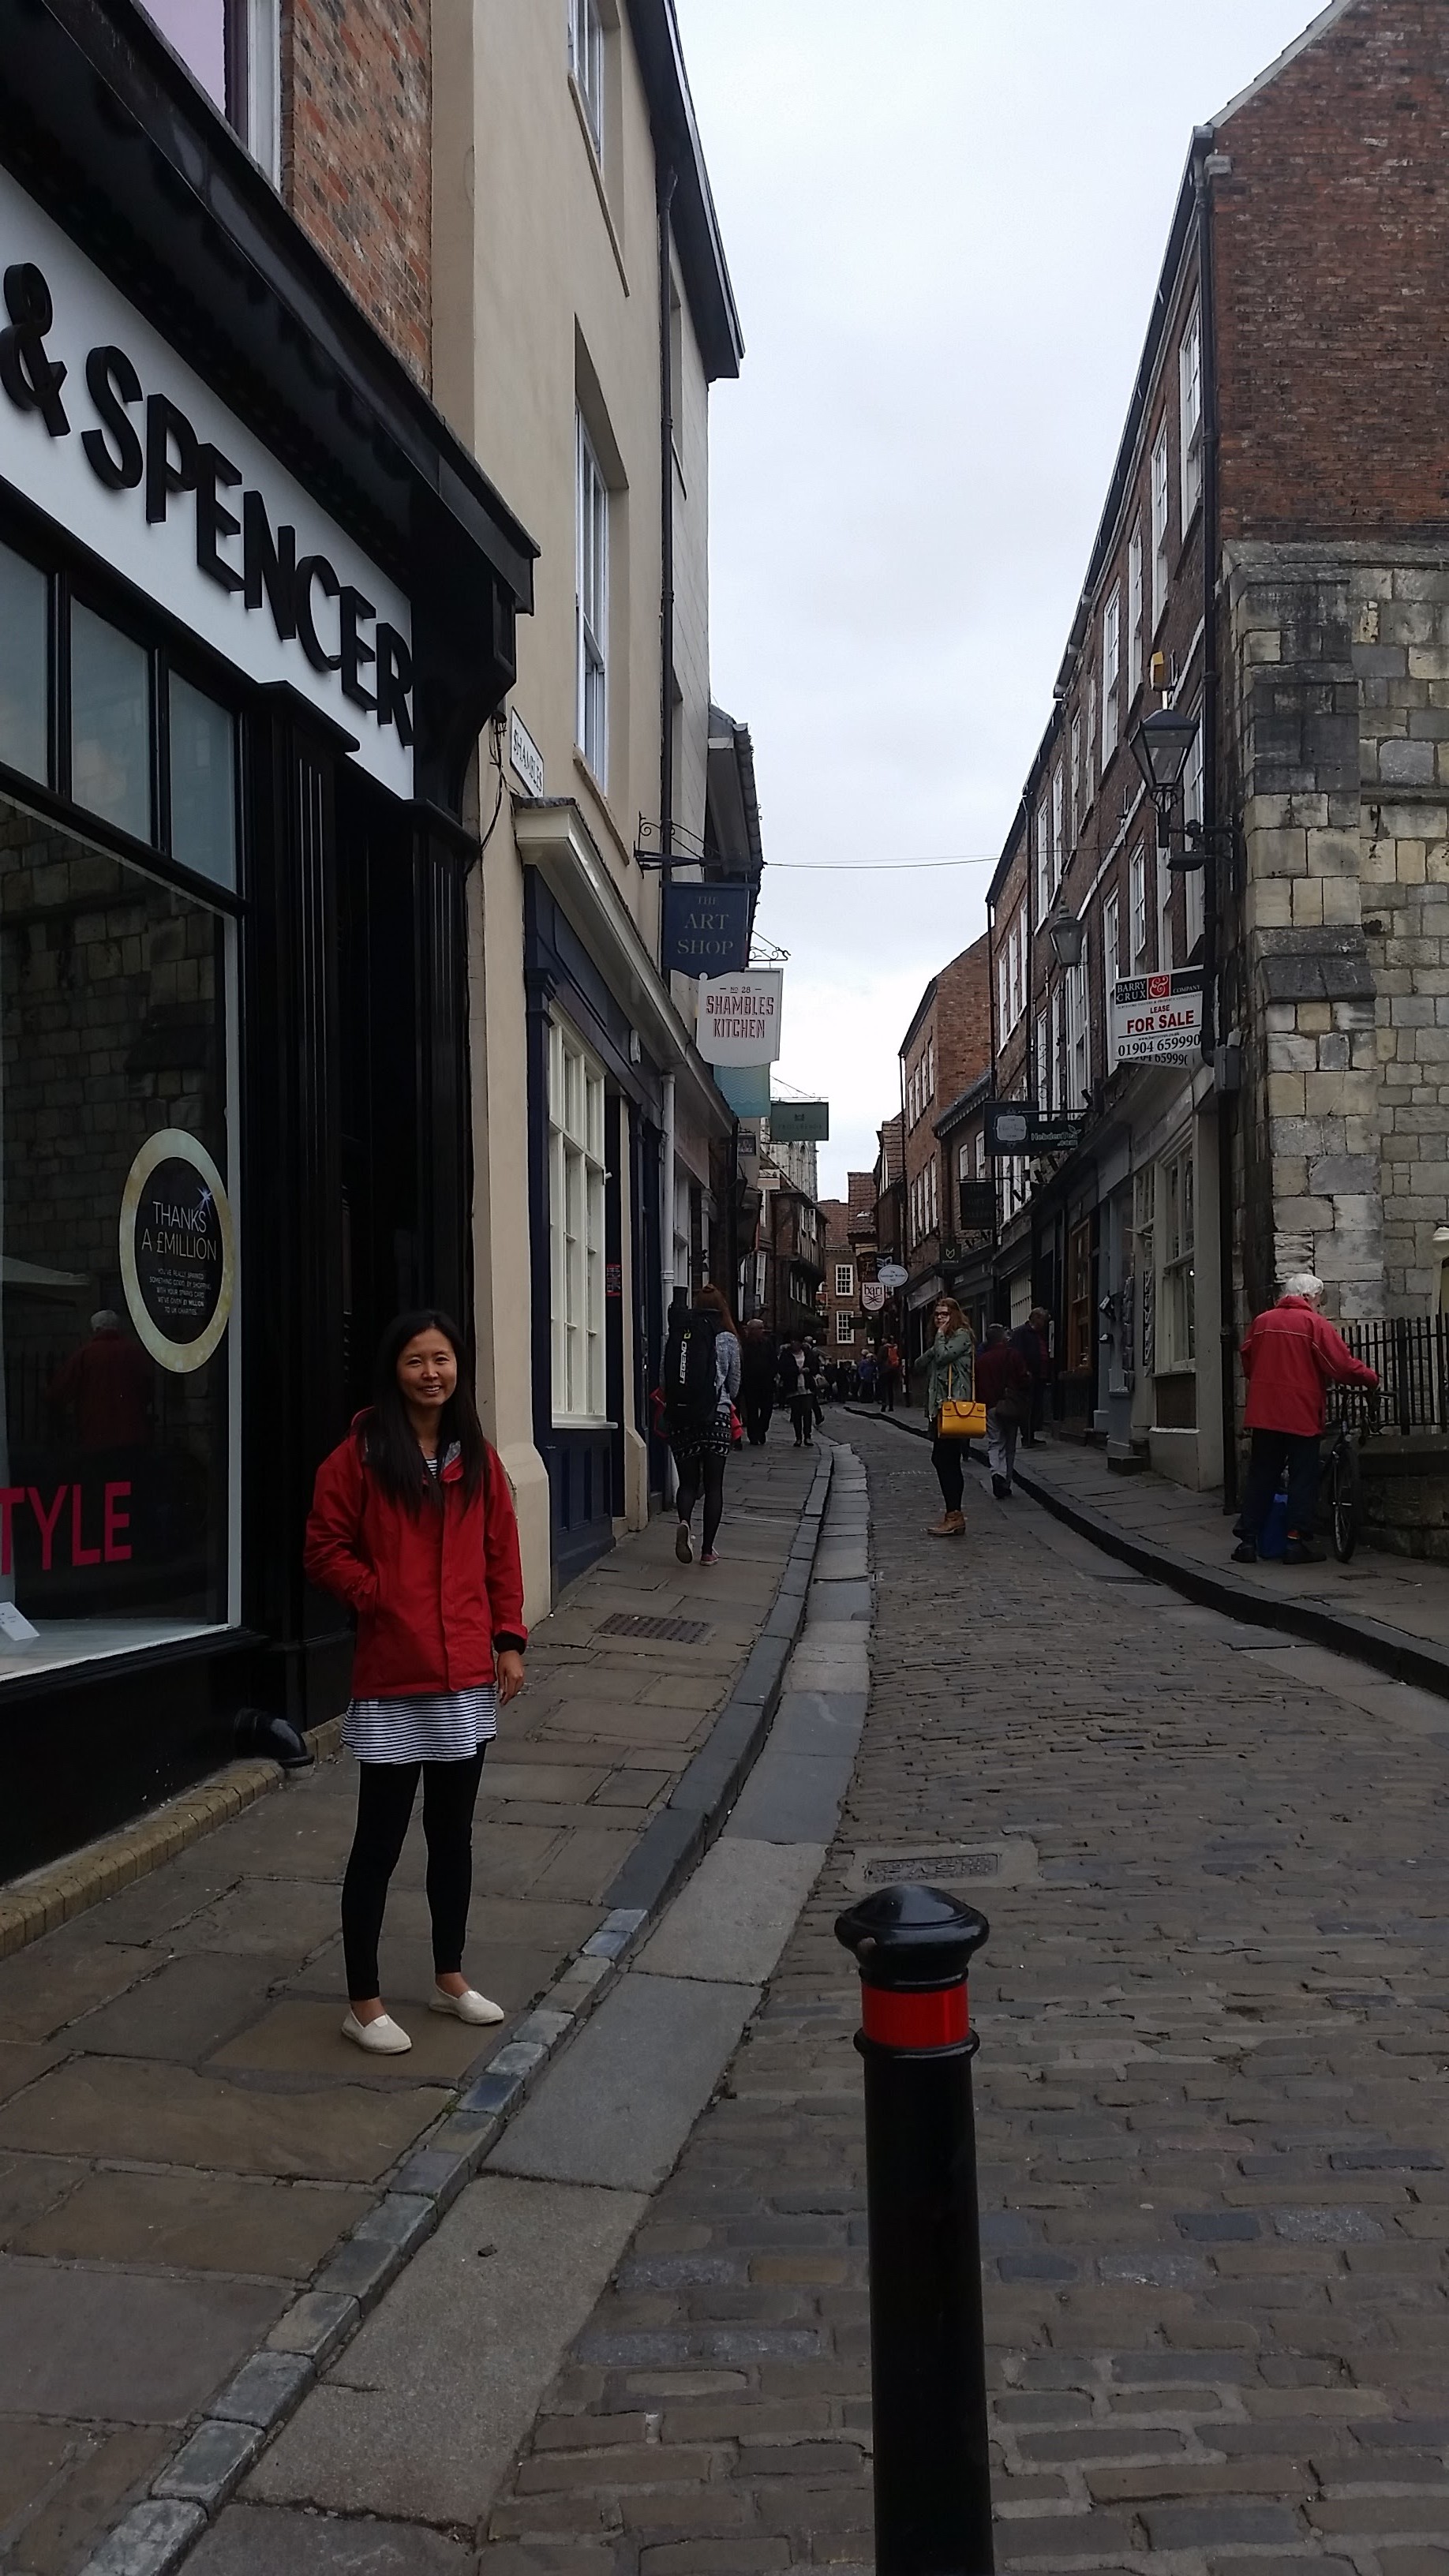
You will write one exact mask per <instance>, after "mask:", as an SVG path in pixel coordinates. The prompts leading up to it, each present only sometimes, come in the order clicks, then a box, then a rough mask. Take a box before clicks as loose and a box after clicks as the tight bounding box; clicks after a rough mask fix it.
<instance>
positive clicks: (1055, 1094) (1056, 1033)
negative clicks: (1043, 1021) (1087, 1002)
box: [1047, 984, 1066, 1110]
mask: <svg viewBox="0 0 1449 2576" xmlns="http://www.w3.org/2000/svg"><path fill="white" fill-rule="evenodd" d="M1064 1050H1065V1031H1064V1026H1063V1020H1062V988H1061V985H1060V984H1054V985H1053V986H1052V1034H1051V1067H1050V1090H1051V1096H1050V1098H1049V1100H1048V1102H1047V1107H1048V1108H1049V1109H1052V1110H1057V1109H1061V1108H1063V1107H1064V1106H1065V1103H1064V1101H1063V1099H1062V1090H1063V1086H1064V1082H1065V1076H1066V1060H1065V1052H1064Z"/></svg>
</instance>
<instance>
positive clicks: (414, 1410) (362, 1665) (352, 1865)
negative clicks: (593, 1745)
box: [304, 1308, 528, 2057]
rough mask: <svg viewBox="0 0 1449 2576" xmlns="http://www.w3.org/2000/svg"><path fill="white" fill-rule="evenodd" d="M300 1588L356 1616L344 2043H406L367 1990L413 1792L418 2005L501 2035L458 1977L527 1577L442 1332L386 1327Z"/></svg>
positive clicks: (316, 1499)
mask: <svg viewBox="0 0 1449 2576" xmlns="http://www.w3.org/2000/svg"><path fill="white" fill-rule="evenodd" d="M304 1561H305V1564H306V1569H307V1574H308V1578H309V1580H310V1581H311V1582H313V1583H316V1584H318V1585H320V1587H321V1588H322V1590H323V1591H324V1592H332V1593H335V1594H336V1595H337V1597H338V1599H339V1600H342V1601H345V1602H347V1603H348V1605H349V1607H350V1608H351V1609H353V1610H355V1611H356V1613H357V1652H356V1655H355V1657H354V1660H353V1667H352V1699H351V1703H350V1705H349V1707H348V1710H347V1715H346V1717H345V1718H344V1720H343V1725H342V1740H343V1742H344V1743H345V1744H347V1745H349V1746H350V1747H351V1749H352V1751H353V1752H354V1753H355V1754H356V1755H357V1759H358V1764H359V1776H358V1789H357V1832H356V1835H355V1837H354V1840H353V1845H352V1854H351V1857H350V1859H349V1861H348V1863H347V1874H346V1876H345V1878H344V1879H343V1882H342V1946H343V1952H344V1955H345V1958H346V1964H347V1992H348V1997H349V2003H348V2009H347V2013H346V2017H345V2019H344V2021H343V2024H342V2031H343V2036H344V2038H347V2039H350V2040H353V2041H355V2042H356V2044H357V2046H358V2047H359V2048H366V2049H371V2050H373V2051H374V2052H375V2053H377V2054H379V2055H381V2056H386V2057H394V2056H399V2055H401V2053H402V2051H403V2050H404V2049H408V2048H411V2046H412V2041H411V2040H410V2039H409V2037H408V2035H407V2033H406V2031H404V2030H401V2029H400V2028H399V2026H398V2024H397V2023H396V2022H395V2021H394V2020H393V2019H392V2016H391V2015H390V2013H389V2012H388V2011H387V2009H386V2007H385V2006H384V2004H383V2001H382V1997H381V1995H380V1994H379V1993H378V1985H379V1978H378V1969H377V1944H378V1936H379V1934H380V1933H381V1930H382V1918H383V1910H384V1908H385V1906H386V1904H387V1890H388V1882H389V1880H390V1879H391V1877H392V1873H393V1871H394V1869H395V1868H396V1866H397V1860H398V1855H399V1853H400V1852H401V1850H402V1847H403V1837H404V1835H405V1834H406V1832H407V1829H408V1819H409V1818H410V1816H411V1814H412V1811H413V1800H414V1798H415V1797H416V1795H417V1786H418V1775H419V1772H421V1774H422V1780H423V1834H424V1837H425V1839H426V1841H427V1846H428V1908H429V1912H430V1913H431V1915H432V1923H433V1972H434V1977H435V1980H436V1987H435V1991H434V1993H433V1995H432V1997H431V2000H430V2005H429V2009H430V2010H431V2011H433V2012H440V2013H452V2014H453V2015H455V2017H456V2018H457V2019H458V2020H459V2021H465V2022H480V2023H481V2022H497V2021H501V2020H502V2019H503V2013H502V2010H501V2008H500V2007H499V2005H497V2004H494V2003H490V2002H489V2001H488V1999H487V1997H486V1995H480V1994H475V1992H474V1991H473V1989H472V1987H471V1986H470V1985H469V1984H468V1981H467V1979H466V1978H465V1976H464V1975H463V1972H462V1970H463V1943H464V1939H465V1937H466V1934H467V1929H468V1900H469V1896H470V1894H471V1892H472V1876H473V1857H472V1838H473V1808H474V1805H475V1803H476V1800H477V1796H478V1783H479V1779H480V1778H481V1776H482V1771H483V1755H484V1750H485V1748H486V1746H487V1745H488V1743H489V1742H490V1740H491V1738H492V1737H493V1736H494V1735H495V1734H496V1732H497V1723H496V1715H495V1710H496V1706H497V1705H500V1704H501V1705H502V1706H503V1707H505V1708H506V1707H507V1705H508V1702H509V1701H510V1700H511V1699H513V1698H514V1697H515V1696H516V1695H517V1693H518V1692H519V1691H520V1690H521V1689H522V1688H523V1650H524V1647H525V1646H526V1644H527V1642H528V1631H527V1629H526V1628H525V1627H524V1624H523V1573H522V1568H521V1565H520V1562H519V1554H518V1523H517V1521H516V1520H515V1518H514V1512H513V1497H512V1495H511V1493H510V1492H509V1489H508V1478H507V1476H506V1475H505V1474H504V1472H503V1468H502V1466H501V1465H500V1463H499V1460H498V1458H497V1457H496V1455H495V1454H494V1452H493V1451H492V1450H491V1449H490V1448H489V1446H488V1443H487V1441H486V1440H485V1439H484V1437H483V1432H482V1428H481V1426H480V1424H479V1421H478V1411H477V1407H476V1405H475V1404H474V1401H473V1392H472V1389H471V1387H470V1386H469V1384H468V1381H467V1377H466V1375H465V1374H464V1372H463V1368H462V1339H461V1336H460V1334H459V1332H458V1328H457V1326H456V1324H452V1323H450V1322H449V1321H448V1318H447V1316H446V1315H440V1314H437V1313H436V1312H434V1311H433V1310H432V1309H431V1308H429V1309H427V1310H426V1311H424V1312H422V1313H420V1314H413V1315H399V1316H398V1317H397V1319H396V1321H395V1322H393V1323H392V1324H390V1325H389V1326H388V1329H387V1331H386V1332H385V1333H384V1335H383V1338H382V1347H381V1350H380V1351H379V1353H378V1364H377V1390H376V1395H375V1398H374V1401H373V1403H372V1406H371V1408H370V1409H369V1411H368V1412H366V1413H363V1414H359V1416H358V1418H357V1420H356V1422H355V1423H354V1424H353V1426H352V1430H351V1432H350V1434H349V1435H348V1437H347V1439H346V1440H344V1441H343V1442H342V1444H341V1446H340V1448H337V1449H334V1450H333V1452H332V1454H331V1456H330V1457H328V1458H324V1459H323V1461H322V1464H321V1466H320V1467H319V1468H318V1470H317V1485H316V1491H315V1493H314V1494H313V1497H312V1511H311V1516H310V1518H309V1520H308V1523H307V1543H306V1551H305V1559H304Z"/></svg>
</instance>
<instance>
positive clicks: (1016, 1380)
mask: <svg viewBox="0 0 1449 2576" xmlns="http://www.w3.org/2000/svg"><path fill="white" fill-rule="evenodd" d="M976 1400H977V1402H978V1403H979V1404H984V1405H985V1407H986V1463H987V1465H988V1466H989V1468H990V1469H991V1490H992V1492H993V1494H994V1495H995V1496H996V1499H997V1501H998V1502H999V1503H1006V1502H1009V1501H1010V1500H1011V1486H1012V1479H1013V1477H1014V1476H1015V1474H1016V1442H1017V1435H1018V1433H1019V1432H1020V1430H1021V1426H1022V1423H1023V1421H1024V1419H1025V1417H1026V1415H1027V1414H1028V1413H1029V1411H1030V1408H1031V1371H1030V1370H1029V1369H1028V1367H1027V1364H1026V1362H1025V1360H1024V1359H1023V1358H1022V1356H1021V1353H1020V1351H1019V1350H1018V1349H1017V1348H1016V1346H1015V1344H1014V1343H1013V1342H1012V1341H1011V1340H1010V1338H1009V1337H1008V1334H1007V1330H1006V1326H1005V1325H1004V1324H988V1325H987V1327H986V1338H985V1340H984V1341H983V1342H982V1344H981V1347H980V1349H979V1350H978V1352H977V1354H976Z"/></svg>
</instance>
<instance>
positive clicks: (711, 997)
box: [696, 966, 785, 1064]
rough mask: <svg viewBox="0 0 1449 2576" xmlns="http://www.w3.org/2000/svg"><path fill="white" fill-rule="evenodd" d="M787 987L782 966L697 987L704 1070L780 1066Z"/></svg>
mask: <svg viewBox="0 0 1449 2576" xmlns="http://www.w3.org/2000/svg"><path fill="white" fill-rule="evenodd" d="M784 982H785V979H784V975H783V972H782V970H781V969H780V968H779V967H778V966H766V967H764V968H762V969H760V970H758V971H755V972H751V973H747V974H744V975H710V976H706V977H705V978H704V980H703V981H702V982H701V984H700V987H699V1020H698V1023H697V1027H696V1043H697V1045H698V1047H699V1051H700V1054H701V1055H702V1056H703V1058H704V1060H705V1063H706V1064H774V1063H775V1062H776V1061H777V1059H778V1057H779V1053H780V998H781V994H782V993H783V990H784Z"/></svg>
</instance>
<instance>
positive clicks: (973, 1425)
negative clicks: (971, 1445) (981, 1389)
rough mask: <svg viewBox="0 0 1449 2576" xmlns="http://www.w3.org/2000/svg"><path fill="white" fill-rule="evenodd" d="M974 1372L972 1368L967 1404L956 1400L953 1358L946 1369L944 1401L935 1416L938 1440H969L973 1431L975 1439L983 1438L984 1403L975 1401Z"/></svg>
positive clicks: (984, 1431)
mask: <svg viewBox="0 0 1449 2576" xmlns="http://www.w3.org/2000/svg"><path fill="white" fill-rule="evenodd" d="M975 1374H976V1373H975V1370H974V1368H973V1370H972V1381H973V1384H972V1394H971V1402H970V1403H969V1404H962V1403H960V1402H959V1401H958V1399H957V1395H956V1364H955V1362H954V1360H953V1361H952V1363H951V1366H950V1367H949V1368H948V1369H947V1371H946V1401H945V1403H944V1404H943V1405H942V1407H941V1410H940V1412H939V1413H938V1414H937V1416H936V1437H937V1439H938V1440H969V1439H970V1438H971V1437H972V1435H973V1433H974V1434H975V1436H976V1437H977V1439H981V1440H984V1439H985V1437H986V1407H985V1405H984V1404H978V1403H977V1401H976V1392H975V1383H974V1381H975Z"/></svg>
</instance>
